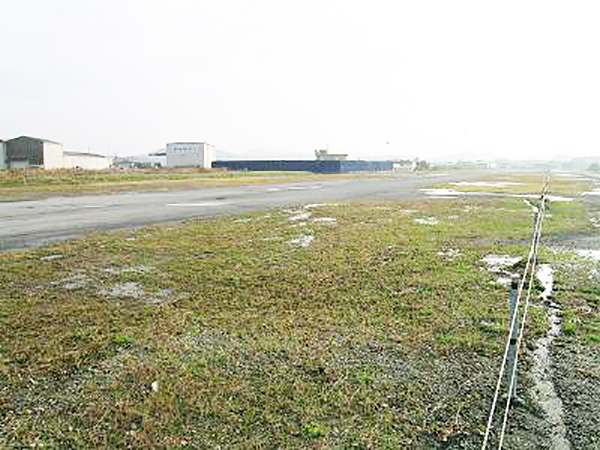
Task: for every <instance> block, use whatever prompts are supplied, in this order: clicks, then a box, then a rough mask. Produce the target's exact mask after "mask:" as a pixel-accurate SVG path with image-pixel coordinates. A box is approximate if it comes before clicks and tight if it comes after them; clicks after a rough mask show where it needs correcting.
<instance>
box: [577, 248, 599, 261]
mask: <svg viewBox="0 0 600 450" xmlns="http://www.w3.org/2000/svg"><path fill="white" fill-rule="evenodd" d="M575 253H576V254H577V256H580V257H582V258H585V259H591V260H593V261H600V250H581V249H579V250H575Z"/></svg>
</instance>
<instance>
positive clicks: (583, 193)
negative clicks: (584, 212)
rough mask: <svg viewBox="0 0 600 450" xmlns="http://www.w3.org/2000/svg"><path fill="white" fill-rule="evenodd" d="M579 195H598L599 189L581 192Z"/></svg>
mask: <svg viewBox="0 0 600 450" xmlns="http://www.w3.org/2000/svg"><path fill="white" fill-rule="evenodd" d="M581 195H592V196H594V195H600V189H594V190H593V191H590V192H582V193H581Z"/></svg>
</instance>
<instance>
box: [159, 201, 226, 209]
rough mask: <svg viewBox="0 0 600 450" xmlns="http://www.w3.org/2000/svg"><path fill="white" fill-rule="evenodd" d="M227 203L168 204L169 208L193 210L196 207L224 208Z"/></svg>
mask: <svg viewBox="0 0 600 450" xmlns="http://www.w3.org/2000/svg"><path fill="white" fill-rule="evenodd" d="M223 205H227V202H202V203H167V206H168V207H182V208H192V207H195V206H223Z"/></svg>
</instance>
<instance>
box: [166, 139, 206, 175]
mask: <svg viewBox="0 0 600 450" xmlns="http://www.w3.org/2000/svg"><path fill="white" fill-rule="evenodd" d="M214 160H215V148H214V147H213V146H212V145H210V144H206V143H203V142H175V143H171V144H167V167H201V168H205V169H210V168H211V165H212V162H213V161H214Z"/></svg>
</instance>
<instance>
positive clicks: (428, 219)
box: [414, 217, 440, 225]
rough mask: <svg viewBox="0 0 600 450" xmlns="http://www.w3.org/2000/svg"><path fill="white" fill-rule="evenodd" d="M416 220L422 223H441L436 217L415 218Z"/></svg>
mask: <svg viewBox="0 0 600 450" xmlns="http://www.w3.org/2000/svg"><path fill="white" fill-rule="evenodd" d="M414 220H415V222H417V223H420V224H421V225H437V224H438V223H440V221H439V220H437V219H436V218H435V217H424V218H420V219H414Z"/></svg>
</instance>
